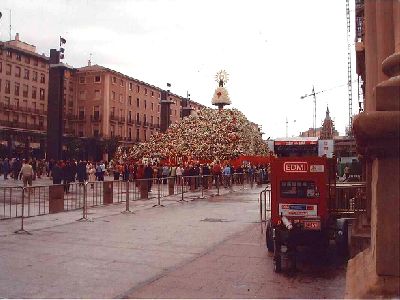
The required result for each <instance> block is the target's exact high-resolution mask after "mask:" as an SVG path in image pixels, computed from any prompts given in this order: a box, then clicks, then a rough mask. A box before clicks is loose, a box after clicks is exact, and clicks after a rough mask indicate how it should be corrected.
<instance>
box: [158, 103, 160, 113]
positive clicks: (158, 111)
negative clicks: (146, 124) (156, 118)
mask: <svg viewBox="0 0 400 300" xmlns="http://www.w3.org/2000/svg"><path fill="white" fill-rule="evenodd" d="M157 112H160V104H158V105H157Z"/></svg>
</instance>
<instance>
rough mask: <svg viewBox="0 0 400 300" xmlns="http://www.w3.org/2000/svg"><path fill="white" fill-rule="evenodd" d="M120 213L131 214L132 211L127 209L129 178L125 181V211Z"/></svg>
mask: <svg viewBox="0 0 400 300" xmlns="http://www.w3.org/2000/svg"><path fill="white" fill-rule="evenodd" d="M121 213H122V214H133V213H134V212H133V211H131V210H130V209H129V180H127V181H126V198H125V211H122V212H121Z"/></svg>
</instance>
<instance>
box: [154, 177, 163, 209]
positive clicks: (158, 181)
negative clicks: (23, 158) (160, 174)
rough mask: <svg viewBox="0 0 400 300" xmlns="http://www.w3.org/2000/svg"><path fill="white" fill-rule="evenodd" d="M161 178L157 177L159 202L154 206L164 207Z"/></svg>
mask: <svg viewBox="0 0 400 300" xmlns="http://www.w3.org/2000/svg"><path fill="white" fill-rule="evenodd" d="M161 180H162V179H161V178H157V204H154V205H153V207H164V205H162V204H161V195H160V193H161V191H160V182H161Z"/></svg>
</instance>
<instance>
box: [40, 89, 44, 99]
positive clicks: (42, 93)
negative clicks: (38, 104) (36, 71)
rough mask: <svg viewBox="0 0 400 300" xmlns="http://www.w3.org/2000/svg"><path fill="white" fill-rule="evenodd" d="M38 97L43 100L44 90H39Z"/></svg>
mask: <svg viewBox="0 0 400 300" xmlns="http://www.w3.org/2000/svg"><path fill="white" fill-rule="evenodd" d="M39 97H40V98H39V99H40V100H44V89H40V90H39Z"/></svg>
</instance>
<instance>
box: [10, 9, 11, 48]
mask: <svg viewBox="0 0 400 300" xmlns="http://www.w3.org/2000/svg"><path fill="white" fill-rule="evenodd" d="M10 41H11V9H10Z"/></svg>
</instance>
